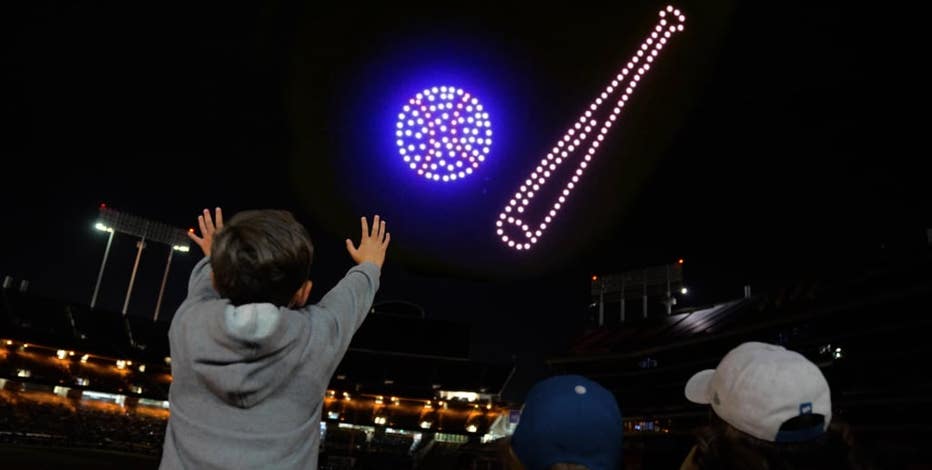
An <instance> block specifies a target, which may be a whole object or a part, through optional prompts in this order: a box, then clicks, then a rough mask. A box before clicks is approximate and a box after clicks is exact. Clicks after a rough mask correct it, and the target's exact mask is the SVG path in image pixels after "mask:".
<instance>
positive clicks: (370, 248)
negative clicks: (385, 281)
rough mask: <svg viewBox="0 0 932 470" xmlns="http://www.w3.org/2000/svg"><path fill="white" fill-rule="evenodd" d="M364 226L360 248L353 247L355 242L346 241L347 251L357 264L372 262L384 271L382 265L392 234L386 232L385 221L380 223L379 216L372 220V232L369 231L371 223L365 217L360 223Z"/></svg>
mask: <svg viewBox="0 0 932 470" xmlns="http://www.w3.org/2000/svg"><path fill="white" fill-rule="evenodd" d="M360 224H361V225H362V238H361V239H360V240H359V247H358V248H357V247H355V246H353V241H352V240H350V239H349V238H347V239H346V251H349V254H350V256H351V257H352V258H353V261H355V262H356V264H362V263H365V262H367V261H368V262H370V263H372V264H375V265H376V266H378V267H379V269H382V263H384V262H385V250H386V249H387V248H388V242H390V241H391V240H392V236H391V234H389V233H388V232H386V231H385V221H384V220H383V221H381V222H380V221H379V216H375V217H374V218H373V219H372V231H371V232H370V231H369V222H368V221H367V220H366V218H365V217H363V218H362V220H361V221H360Z"/></svg>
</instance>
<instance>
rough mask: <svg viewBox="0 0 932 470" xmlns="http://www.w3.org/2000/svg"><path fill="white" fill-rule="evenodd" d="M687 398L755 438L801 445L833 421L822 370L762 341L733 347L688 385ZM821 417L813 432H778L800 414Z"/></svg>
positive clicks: (800, 357)
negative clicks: (711, 410) (717, 362)
mask: <svg viewBox="0 0 932 470" xmlns="http://www.w3.org/2000/svg"><path fill="white" fill-rule="evenodd" d="M686 398H687V399H689V401H691V402H693V403H699V404H703V405H712V409H713V410H714V411H715V414H716V415H718V416H719V417H720V418H722V419H723V420H724V421H725V422H726V423H728V424H730V425H732V426H734V427H735V428H737V429H738V430H740V431H743V432H745V433H747V434H750V435H752V436H754V437H756V438H758V439H763V440H765V441H770V442H799V441H805V440H809V439H813V438H815V437H817V436H819V435H821V434H822V433H823V432H825V430H826V429H827V428H828V425H829V423H830V422H831V420H832V397H831V391H830V390H829V387H828V382H827V381H826V380H825V376H823V375H822V371H821V370H819V368H818V367H817V366H816V365H815V364H813V363H812V362H810V361H809V360H808V359H806V358H805V357H803V356H802V355H801V354H799V353H796V352H793V351H787V350H786V349H785V348H783V347H781V346H775V345H772V344H766V343H753V342H752V343H744V344H742V345H740V346H738V347H737V348H735V349H732V350H731V351H730V352H729V353H728V354H726V355H725V357H724V358H722V362H720V363H719V364H718V367H717V368H715V369H709V370H704V371H702V372H699V373H697V374H696V375H694V376H692V378H691V379H689V382H687V383H686ZM807 414H812V415H821V416H823V417H824V421H823V422H822V423H820V424H818V425H816V426H814V427H813V428H810V429H801V430H791V431H787V430H784V431H781V430H780V427H781V426H782V425H783V423H786V422H787V421H788V420H790V419H793V418H795V417H797V416H801V415H807Z"/></svg>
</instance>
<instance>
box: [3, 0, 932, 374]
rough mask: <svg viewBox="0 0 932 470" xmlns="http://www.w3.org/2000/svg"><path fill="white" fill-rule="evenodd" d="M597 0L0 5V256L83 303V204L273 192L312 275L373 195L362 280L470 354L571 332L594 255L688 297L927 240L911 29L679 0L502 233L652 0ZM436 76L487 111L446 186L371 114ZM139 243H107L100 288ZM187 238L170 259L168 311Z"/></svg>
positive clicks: (180, 215)
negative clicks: (580, 0)
mask: <svg viewBox="0 0 932 470" xmlns="http://www.w3.org/2000/svg"><path fill="white" fill-rule="evenodd" d="M617 3H618V2H615V5H614V6H612V7H610V8H608V9H605V8H595V7H592V8H586V7H576V6H573V7H570V6H567V5H565V4H564V5H562V6H559V7H552V8H548V9H545V10H544V11H540V12H536V14H535V17H534V18H532V17H531V15H530V12H529V11H528V7H524V8H519V7H508V8H506V7H502V6H492V5H477V6H476V7H475V8H473V9H472V10H471V11H467V9H466V8H465V7H464V6H461V5H459V4H453V3H451V4H449V5H447V6H444V5H441V6H433V7H431V8H423V7H415V6H402V5H396V4H392V5H391V6H382V7H378V8H362V7H360V6H357V5H351V6H347V7H333V6H331V7H328V8H327V9H321V7H319V6H312V5H311V4H310V3H308V4H307V5H296V4H281V3H274V2H269V3H265V4H264V6H255V5H253V6H238V5H237V6H233V5H230V4H227V5H223V6H190V5H187V6H185V7H184V8H176V7H171V8H170V7H167V6H162V5H159V6H158V7H154V6H143V5H137V4H132V5H127V4H113V5H108V4H103V3H93V4H91V3H83V2H82V3H81V4H67V3H62V4H47V3H46V4H41V5H40V4H39V3H37V2H30V3H29V5H30V6H29V9H28V10H20V11H7V12H5V13H4V14H3V15H2V16H3V17H4V20H5V23H9V24H7V25H6V26H4V30H5V34H4V37H5V39H4V40H3V41H2V42H3V45H2V46H0V51H2V64H3V65H2V68H3V82H0V90H2V93H3V95H2V96H0V100H2V102H3V105H2V107H0V109H2V110H3V113H4V114H5V115H6V116H5V117H6V119H5V120H4V121H5V122H6V125H5V126H4V127H5V131H6V134H7V135H6V137H4V138H3V139H2V143H0V145H2V153H3V157H4V163H3V169H2V170H0V172H2V173H0V195H2V196H3V201H4V202H5V203H6V204H5V205H6V206H7V210H6V211H5V214H4V220H5V222H4V224H3V229H2V234H3V235H2V236H3V243H0V274H12V275H14V276H15V277H17V278H25V279H29V280H30V281H31V282H32V286H33V287H32V288H33V289H34V290H35V291H38V292H40V293H43V294H46V295H49V296H53V297H56V298H62V299H66V300H71V301H83V302H87V301H88V300H89V297H90V294H91V291H92V288H93V283H94V276H95V275H96V269H97V266H98V263H99V260H100V257H101V255H102V252H103V247H104V241H105V238H104V236H103V235H102V234H100V233H99V232H95V231H93V230H92V229H91V227H92V223H93V221H94V218H95V213H96V208H97V205H98V204H99V203H101V202H106V203H107V204H109V205H110V206H111V207H114V208H116V209H119V210H124V211H127V212H131V213H134V214H137V215H141V216H144V217H149V218H153V219H157V220H161V221H164V222H167V223H171V224H174V225H177V226H182V227H186V226H190V225H191V224H192V222H193V220H194V217H195V216H196V214H197V211H198V210H199V209H201V208H203V207H204V206H214V205H218V204H219V205H222V206H223V207H224V208H225V209H226V210H227V212H228V213H230V214H232V213H233V212H235V211H236V210H239V209H245V208H261V207H276V208H285V209H289V210H292V211H294V212H295V214H296V215H297V216H298V217H299V219H300V220H301V221H302V222H304V223H305V224H306V225H307V226H308V228H309V230H310V232H311V235H312V237H313V239H314V242H315V246H316V247H317V252H318V258H317V260H316V264H315V267H314V269H313V276H314V279H315V281H316V285H317V286H319V287H320V289H321V290H319V291H318V292H317V294H318V295H319V294H320V293H321V292H322V291H323V288H325V287H326V286H329V285H332V284H333V282H335V280H336V279H338V277H339V276H340V275H341V274H342V272H343V270H345V269H346V268H347V267H348V266H349V259H348V257H347V256H346V255H345V252H344V249H343V246H342V239H343V238H344V237H345V236H347V235H353V236H355V235H356V233H357V229H356V227H355V224H356V218H357V217H358V216H359V215H361V214H363V213H369V214H371V213H374V212H379V213H380V214H382V215H383V216H385V218H386V219H387V220H388V221H389V224H390V228H391V231H392V235H393V239H394V243H393V247H392V252H391V254H390V258H389V264H388V265H387V267H386V271H385V273H384V275H383V283H384V285H383V290H382V292H381V294H380V299H381V300H408V301H411V302H414V303H417V304H419V305H422V306H424V308H425V309H426V310H427V312H428V315H430V316H431V317H436V318H445V319H454V320H459V321H463V322H467V323H471V324H473V325H475V328H474V332H475V338H474V341H475V342H476V343H477V348H476V349H477V351H480V352H487V353H489V354H492V355H493V356H502V355H507V354H508V353H511V352H515V351H524V350H548V349H553V348H554V347H555V346H554V344H558V343H559V341H560V340H562V339H565V332H566V331H574V330H575V329H576V328H578V327H579V325H580V322H581V315H582V313H581V312H582V310H583V309H584V307H585V304H586V301H587V288H588V284H587V279H588V276H589V275H590V274H592V273H612V272H619V271H621V270H624V269H627V268H634V267H639V266H643V265H647V264H660V263H663V262H667V261H670V260H672V259H675V258H677V257H680V256H682V257H685V258H686V259H687V269H686V276H687V282H688V283H689V284H690V285H692V286H694V288H693V292H694V294H692V295H693V297H692V298H690V299H689V300H688V301H690V302H710V301H714V300H721V299H723V298H726V297H729V296H733V295H737V294H740V292H741V285H743V284H744V283H746V282H751V283H752V284H756V285H770V284H778V283H780V282H783V281H785V280H788V279H794V278H797V277H800V276H807V275H810V273H811V272H814V271H818V270H820V269H822V268H824V267H825V266H831V265H834V264H837V263H844V262H847V261H850V260H851V259H859V258H864V257H871V256H875V255H877V252H878V250H881V248H880V247H881V246H884V247H885V248H883V249H884V250H909V249H911V248H913V247H917V246H922V244H924V243H925V239H924V237H925V232H924V229H925V227H927V226H930V225H932V224H930V222H932V221H930V217H929V209H930V202H932V197H930V191H928V189H927V184H926V183H925V181H924V180H925V178H924V177H923V172H922V171H921V170H922V168H923V166H924V165H923V163H922V160H923V159H924V158H925V152H923V151H921V150H918V149H917V148H915V147H914V146H915V144H914V142H918V141H919V136H921V135H922V134H921V132H920V131H918V127H919V120H915V121H911V120H913V119H916V118H913V117H912V116H910V115H909V114H908V113H914V112H915V110H916V109H923V108H924V106H921V105H920V104H919V103H921V102H922V100H921V98H922V97H921V96H920V95H919V93H917V92H916V91H915V90H917V89H918V87H915V86H914V84H915V83H917V82H919V81H920V80H919V79H918V78H916V76H915V75H914V74H913V73H912V72H911V69H912V68H916V67H917V66H918V64H916V56H913V55H911V52H910V51H909V48H910V44H912V42H911V41H912V39H913V37H914V36H918V34H919V32H918V30H909V29H905V30H903V31H897V32H896V34H894V35H891V34H890V33H891V32H894V31H893V28H895V27H898V26H899V23H896V22H890V21H888V20H887V18H891V19H895V20H896V21H901V20H905V19H906V17H905V16H904V15H902V14H900V13H899V12H898V11H896V10H893V9H891V10H889V11H886V12H884V11H874V10H870V11H867V10H863V11H859V10H853V9H851V8H850V7H848V6H845V7H832V6H822V7H818V8H814V7H811V6H806V7H803V6H791V5H785V4H779V5H767V6H765V5H758V3H760V2H744V3H735V2H731V1H722V2H692V1H690V2H687V3H682V4H679V5H678V6H680V7H682V8H683V10H684V11H685V13H686V14H687V15H688V16H689V19H688V20H687V31H686V33H684V35H683V36H682V37H680V38H678V39H676V40H675V41H674V44H673V45H672V46H671V47H670V48H669V51H668V53H667V52H665V54H666V55H665V56H664V57H662V58H661V60H660V62H659V65H658V67H656V68H655V70H653V71H652V74H651V75H650V76H649V77H648V78H647V79H646V83H645V85H644V87H643V88H642V89H640V90H639V91H638V92H637V93H636V94H635V97H634V99H633V101H632V102H631V104H630V106H629V108H627V110H626V113H627V114H625V115H624V116H623V117H622V119H621V121H620V123H621V125H620V127H619V128H618V129H617V130H616V131H614V132H613V134H612V137H611V138H610V140H609V141H608V143H607V145H606V146H605V148H603V149H602V151H603V152H604V153H602V154H601V156H600V157H599V159H598V160H597V166H596V167H595V168H594V171H593V173H591V175H590V176H589V180H586V181H585V184H584V185H583V186H584V187H583V188H582V189H581V191H578V192H576V193H574V199H573V201H572V202H571V203H570V205H569V206H568V207H569V209H568V210H567V211H565V214H567V215H566V217H565V218H564V219H563V220H562V222H561V224H562V225H559V226H557V228H555V230H553V231H551V232H550V234H549V238H547V239H546V241H544V242H542V243H541V245H540V246H539V249H538V250H536V251H535V252H534V253H532V254H530V255H528V254H524V255H522V256H518V255H515V254H514V253H511V252H509V251H507V250H504V249H502V248H501V247H499V246H498V245H497V244H496V243H495V241H494V239H493V238H492V231H491V229H490V227H491V225H490V224H491V221H492V220H494V219H493V218H494V216H495V213H493V212H495V211H497V209H499V207H500V206H501V204H503V203H504V202H505V201H506V195H507V194H508V193H509V192H510V191H512V190H513V188H514V187H515V184H514V182H515V181H516V180H518V178H523V176H524V175H525V174H526V172H527V170H528V169H529V168H530V167H531V165H532V163H533V162H534V161H536V160H537V159H539V158H540V156H541V155H542V154H543V153H544V152H545V151H546V150H547V149H548V148H549V147H550V146H551V145H552V144H553V142H554V141H555V139H556V138H558V137H559V135H561V134H562V131H563V129H564V128H565V126H566V125H567V124H568V122H569V120H570V119H572V118H573V116H575V115H576V114H577V113H578V111H579V109H580V107H581V106H584V104H585V103H587V102H588V101H589V100H590V99H591V98H592V97H593V96H594V95H595V93H596V90H598V89H599V88H600V87H601V86H603V85H604V83H605V82H606V81H607V80H608V77H610V76H611V74H612V73H613V71H614V70H616V69H617V68H618V67H619V66H620V65H621V64H623V62H624V61H625V60H626V59H627V58H628V57H629V56H630V54H631V52H632V51H633V49H634V47H635V46H636V43H637V42H638V41H639V38H640V37H641V36H642V35H643V33H644V32H645V31H646V30H647V28H648V27H649V25H650V24H652V22H653V21H654V15H655V12H656V11H657V10H659V8H660V7H661V6H663V5H665V4H664V3H660V2H640V3H635V2H628V3H625V5H623V6H619V5H617ZM710 3H711V4H714V5H710ZM7 8H9V7H7ZM331 9H332V11H331ZM431 74H438V75H437V76H443V77H444V78H447V79H449V78H450V77H453V79H455V77H457V74H461V75H460V76H462V77H463V80H464V81H468V82H469V83H471V84H473V85H474V86H476V87H477V88H478V89H481V90H482V92H483V96H482V98H483V100H485V101H487V102H489V103H490V105H491V107H492V108H493V109H495V110H496V113H497V114H496V115H493V116H492V118H493V121H494V122H495V123H496V124H497V125H499V126H500V127H498V128H497V132H498V133H497V135H499V136H500V137H498V140H497V143H496V145H497V146H498V147H497V148H496V151H498V152H499V153H497V154H495V156H496V157H497V160H496V159H495V158H493V159H492V160H491V161H490V162H489V163H488V164H487V165H486V166H484V167H483V169H482V172H480V173H479V174H477V175H476V177H475V178H473V179H471V180H470V181H464V182H462V183H463V184H460V185H456V186H451V187H444V188H438V187H437V186H435V185H429V184H426V183H423V182H421V181H419V180H416V179H415V178H414V177H412V175H411V174H409V173H407V172H405V171H403V170H402V171H399V170H398V168H397V165H395V163H396V162H397V161H396V155H395V154H394V149H393V148H392V147H391V145H390V144H389V145H383V143H384V141H385V136H384V134H385V133H386V132H388V131H389V130H390V124H391V123H388V125H385V123H386V122H387V121H384V122H383V121H382V120H381V117H382V116H383V115H392V114H393V113H394V112H395V109H397V107H399V106H400V101H399V100H398V99H397V98H398V97H399V96H402V95H400V93H402V90H406V89H410V88H411V87H414V86H419V84H420V83H422V82H423V80H424V78H423V77H424V76H430V75H431ZM14 162H15V163H14ZM133 252H134V248H133V240H130V239H128V238H127V237H122V238H121V237H116V240H115V245H114V252H113V257H112V260H111V263H110V265H109V267H108V271H107V274H106V276H105V280H104V287H103V291H104V292H103V294H102V295H103V298H102V303H103V306H104V307H107V308H111V309H118V308H119V306H120V304H121V300H122V294H123V291H124V289H125V287H126V282H127V279H128V274H129V271H130V268H131V263H132V256H133V254H134V253H133ZM166 253H167V252H166V251H165V249H164V248H158V247H153V248H151V249H149V250H147V251H146V253H145V255H144V257H143V261H142V265H141V268H140V269H141V271H140V276H141V277H140V279H139V282H138V288H137V291H136V293H135V295H134V298H133V304H132V306H131V310H132V313H133V314H137V315H150V314H151V310H152V306H153V305H154V299H155V296H156V293H157V290H158V280H159V277H160V276H161V272H162V268H163V266H164V264H163V263H164V256H165V254H166ZM196 259H197V256H194V255H193V253H192V254H191V255H189V256H187V257H184V258H182V259H178V260H176V262H175V263H174V264H173V266H172V269H173V275H172V277H171V279H170V284H169V299H168V305H167V310H168V311H171V310H173V308H174V307H175V306H177V304H178V303H179V302H180V299H181V297H182V296H183V295H184V283H185V280H186V274H187V272H188V271H189V270H190V267H191V266H192V265H193V263H194V262H195V261H196ZM567 325H570V326H569V327H568V326H567ZM535 331H539V332H540V333H533V332H535ZM503 343H507V344H508V345H507V346H504V347H503V346H500V344H503Z"/></svg>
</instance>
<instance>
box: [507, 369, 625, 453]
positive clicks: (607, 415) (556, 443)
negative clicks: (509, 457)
mask: <svg viewBox="0 0 932 470" xmlns="http://www.w3.org/2000/svg"><path fill="white" fill-rule="evenodd" d="M622 432H623V429H622V422H621V410H619V408H618V402H616V401H615V397H614V395H612V393H611V392H609V391H608V390H606V389H605V388H604V387H602V386H601V385H599V384H597V383H595V382H593V381H591V380H589V379H587V378H585V377H581V376H578V375H561V376H556V377H551V378H549V379H546V380H543V381H541V382H539V383H537V384H536V385H534V387H532V388H531V390H530V392H528V395H527V399H526V400H525V403H524V409H523V410H522V411H521V419H520V421H519V422H518V427H517V429H515V433H514V435H513V436H512V437H511V449H512V451H513V452H514V454H515V456H517V458H518V460H520V461H521V464H522V465H523V466H524V468H525V470H555V469H585V470H615V469H618V468H621V438H622Z"/></svg>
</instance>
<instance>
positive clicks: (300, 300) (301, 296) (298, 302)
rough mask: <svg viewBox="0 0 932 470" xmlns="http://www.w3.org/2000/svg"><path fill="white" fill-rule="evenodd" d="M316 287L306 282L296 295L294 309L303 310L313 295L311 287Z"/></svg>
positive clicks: (293, 302)
mask: <svg viewBox="0 0 932 470" xmlns="http://www.w3.org/2000/svg"><path fill="white" fill-rule="evenodd" d="M313 285H314V283H313V282H311V281H310V280H308V281H304V284H302V285H301V287H300V288H299V289H298V292H295V294H294V300H293V301H292V302H291V304H292V305H293V306H294V308H301V307H303V306H305V305H306V304H307V298H308V297H309V296H310V295H311V287H312V286H313Z"/></svg>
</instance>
